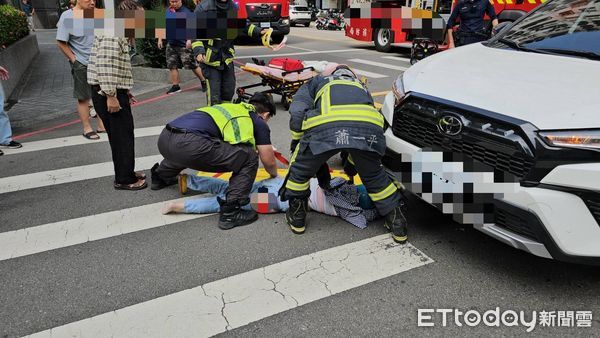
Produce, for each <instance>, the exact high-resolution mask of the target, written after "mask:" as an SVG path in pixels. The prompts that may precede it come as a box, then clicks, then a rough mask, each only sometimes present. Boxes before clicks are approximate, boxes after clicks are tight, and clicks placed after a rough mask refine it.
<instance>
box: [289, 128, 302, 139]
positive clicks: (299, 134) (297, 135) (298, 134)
mask: <svg viewBox="0 0 600 338" xmlns="http://www.w3.org/2000/svg"><path fill="white" fill-rule="evenodd" d="M290 133H291V134H292V140H299V139H301V138H302V136H303V135H304V132H303V131H301V132H297V131H293V130H290Z"/></svg>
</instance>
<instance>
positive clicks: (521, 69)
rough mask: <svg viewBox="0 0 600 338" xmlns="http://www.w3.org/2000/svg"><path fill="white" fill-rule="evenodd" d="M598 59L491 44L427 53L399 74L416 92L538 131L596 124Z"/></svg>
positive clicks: (599, 102)
mask: <svg viewBox="0 0 600 338" xmlns="http://www.w3.org/2000/svg"><path fill="white" fill-rule="evenodd" d="M599 79H600V61H593V60H588V59H582V58H575V57H567V56H555V55H545V54H538V53H529V52H521V51H514V50H505V49H498V48H491V47H486V46H484V45H482V44H481V43H477V44H473V45H469V46H464V47H460V48H456V49H453V50H448V51H445V52H443V53H438V54H436V55H432V56H430V57H428V58H426V59H424V60H422V61H420V62H418V63H417V64H415V65H414V66H412V67H411V68H409V69H408V70H407V71H406V72H405V73H404V88H405V90H406V91H407V92H411V91H413V92H419V93H423V94H427V95H431V96H435V97H439V98H442V99H446V100H450V101H454V102H458V103H462V104H466V105H470V106H473V107H478V108H482V109H485V110H489V111H492V112H496V113H499V114H503V115H507V116H511V117H515V118H518V119H521V120H525V121H529V122H531V123H532V124H533V125H535V126H536V127H538V128H539V129H542V130H543V129H578V128H598V127H600V118H599V116H600V82H599Z"/></svg>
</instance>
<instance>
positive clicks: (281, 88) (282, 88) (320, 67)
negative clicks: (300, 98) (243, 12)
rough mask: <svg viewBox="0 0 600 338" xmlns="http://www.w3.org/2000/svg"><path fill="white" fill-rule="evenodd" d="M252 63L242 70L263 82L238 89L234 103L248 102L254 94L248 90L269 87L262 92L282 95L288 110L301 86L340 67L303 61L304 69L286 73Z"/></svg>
mask: <svg viewBox="0 0 600 338" xmlns="http://www.w3.org/2000/svg"><path fill="white" fill-rule="evenodd" d="M252 61H253V62H252V63H246V64H245V65H243V66H242V67H241V69H242V70H243V71H245V72H248V73H250V74H252V75H253V76H258V77H260V78H261V81H260V82H258V83H254V84H251V85H248V86H243V87H238V88H237V89H236V94H237V97H236V99H235V101H234V102H235V103H240V102H248V100H249V99H250V98H251V97H252V95H253V94H254V93H250V92H248V89H253V88H258V87H267V89H266V90H263V91H261V92H262V93H265V94H270V95H273V94H276V95H280V96H281V103H282V104H283V107H284V108H285V109H286V110H288V109H289V107H290V104H291V102H292V96H293V95H294V94H296V92H297V91H298V89H299V88H300V86H302V85H303V84H305V83H306V82H308V81H309V80H310V79H312V78H313V77H315V76H317V75H319V74H321V75H324V76H327V75H331V73H333V71H334V70H335V69H336V67H337V66H338V65H339V64H337V63H334V62H327V61H303V66H304V67H303V68H300V69H296V70H291V71H285V70H283V69H279V68H275V67H269V66H268V65H266V64H265V62H264V61H262V60H258V59H256V58H253V59H252Z"/></svg>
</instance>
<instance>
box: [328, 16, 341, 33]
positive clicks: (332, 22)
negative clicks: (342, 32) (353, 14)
mask: <svg viewBox="0 0 600 338" xmlns="http://www.w3.org/2000/svg"><path fill="white" fill-rule="evenodd" d="M338 27H339V23H338V19H336V18H335V17H333V16H330V17H329V18H327V29H328V30H332V31H336V30H338V29H339V28H338Z"/></svg>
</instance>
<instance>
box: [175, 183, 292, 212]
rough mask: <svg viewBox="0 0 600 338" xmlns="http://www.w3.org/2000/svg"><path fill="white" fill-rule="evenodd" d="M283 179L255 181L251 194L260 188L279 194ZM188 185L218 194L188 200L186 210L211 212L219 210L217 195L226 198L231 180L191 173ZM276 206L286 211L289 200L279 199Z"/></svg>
mask: <svg viewBox="0 0 600 338" xmlns="http://www.w3.org/2000/svg"><path fill="white" fill-rule="evenodd" d="M283 180H284V179H283V177H279V176H278V177H275V178H269V179H266V180H262V181H258V182H255V183H254V184H253V185H252V190H251V191H250V194H255V193H258V190H259V189H261V190H263V189H266V190H268V192H269V193H273V194H276V195H277V193H278V192H279V188H281V186H282V185H283ZM187 186H188V188H189V189H191V190H196V191H203V192H207V193H210V194H213V195H216V196H212V197H201V198H194V199H189V200H186V201H185V202H184V212H186V213H192V214H209V213H217V212H219V210H220V206H219V202H218V201H217V197H220V198H221V199H225V191H226V190H227V187H228V186H229V182H228V181H225V180H222V179H219V178H214V177H204V176H195V175H189V176H188V177H187ZM275 208H276V209H278V210H279V211H280V212H285V211H287V209H288V208H289V205H288V202H287V201H285V202H283V201H281V200H279V199H277V206H276V207H275ZM242 209H244V210H251V209H252V208H251V205H250V204H246V205H244V206H243V207H242Z"/></svg>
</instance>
